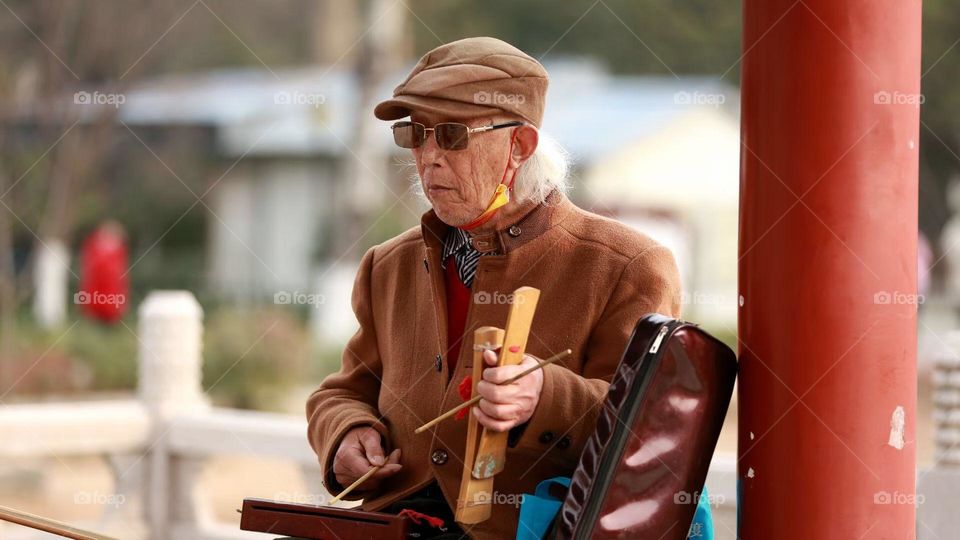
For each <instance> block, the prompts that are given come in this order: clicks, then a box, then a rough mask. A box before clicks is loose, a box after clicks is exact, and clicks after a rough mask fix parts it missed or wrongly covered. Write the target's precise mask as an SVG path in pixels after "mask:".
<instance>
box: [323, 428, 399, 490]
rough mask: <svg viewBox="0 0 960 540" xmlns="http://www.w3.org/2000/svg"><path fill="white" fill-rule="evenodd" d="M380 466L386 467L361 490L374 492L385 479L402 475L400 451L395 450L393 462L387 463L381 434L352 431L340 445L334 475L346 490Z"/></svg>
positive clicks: (357, 429)
mask: <svg viewBox="0 0 960 540" xmlns="http://www.w3.org/2000/svg"><path fill="white" fill-rule="evenodd" d="M376 465H383V467H381V468H380V469H379V470H378V471H377V472H375V473H374V474H372V475H371V476H370V478H368V479H367V480H366V481H364V483H363V484H362V486H360V488H361V489H369V488H373V487H375V486H376V484H377V483H378V482H379V480H380V479H381V478H385V477H387V476H392V475H394V474H396V473H397V472H399V471H400V469H401V465H400V449H399V448H397V449H395V450H394V451H393V452H391V453H390V456H389V459H385V458H384V455H383V447H382V446H381V443H380V433H379V432H378V431H377V430H375V429H373V428H370V427H362V428H356V429H353V430H351V431H349V432H348V433H347V435H346V437H344V439H343V442H342V443H340V448H338V449H337V454H336V456H335V457H334V460H333V473H334V476H335V477H336V479H337V482H338V483H340V485H341V486H344V487H346V486H348V485H350V484H352V483H353V482H354V481H356V480H357V479H358V478H360V477H361V476H363V475H364V474H366V473H367V471H369V470H370V468H371V467H374V466H376Z"/></svg>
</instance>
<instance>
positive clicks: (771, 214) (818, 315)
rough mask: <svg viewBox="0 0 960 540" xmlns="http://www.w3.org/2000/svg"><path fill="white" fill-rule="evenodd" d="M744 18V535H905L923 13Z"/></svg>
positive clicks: (911, 513)
mask: <svg viewBox="0 0 960 540" xmlns="http://www.w3.org/2000/svg"><path fill="white" fill-rule="evenodd" d="M743 6H744V29H743V52H744V56H743V59H742V62H743V63H742V69H743V80H742V99H743V105H742V143H743V144H742V147H741V170H742V175H741V186H740V188H741V189H740V192H741V202H740V204H741V208H740V247H739V251H740V274H739V288H740V294H741V299H740V303H741V307H740V316H739V335H740V339H741V340H742V341H741V343H740V361H741V375H740V379H739V450H738V451H739V463H738V489H739V505H740V506H739V512H740V516H739V522H738V524H739V535H740V538H742V539H744V540H753V539H757V540H767V539H770V538H778V539H798V540H799V539H803V540H809V539H817V540H824V539H843V540H851V539H853V540H855V539H859V538H862V539H876V538H889V539H896V540H903V539H909V538H914V537H915V510H914V500H913V499H914V494H915V488H914V481H915V460H916V440H915V439H916V437H915V435H916V431H915V429H914V428H915V415H916V313H917V303H916V297H915V296H914V295H915V294H916V281H917V249H916V248H917V246H916V241H917V175H918V159H917V152H918V148H917V145H918V141H919V108H918V106H917V101H918V95H919V92H920V89H919V86H920V8H921V5H920V2H919V1H918V0H858V1H847V0H801V1H796V0H744V4H743ZM901 441H903V443H902V444H900V442H901Z"/></svg>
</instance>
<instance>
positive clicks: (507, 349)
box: [455, 287, 540, 524]
mask: <svg viewBox="0 0 960 540" xmlns="http://www.w3.org/2000/svg"><path fill="white" fill-rule="evenodd" d="M539 299H540V290H539V289H534V288H533V287H520V288H519V289H517V290H516V291H514V293H513V302H512V303H511V305H510V312H509V314H508V315H507V325H506V330H502V329H500V328H496V327H493V326H484V327H481V328H477V329H476V331H474V333H473V374H472V377H473V394H472V395H474V396H475V395H477V384H478V383H479V382H480V380H481V379H482V377H483V369H484V367H485V366H484V363H483V351H485V350H486V349H488V348H492V349H496V348H498V347H499V348H500V357H499V358H498V360H497V365H498V366H509V365H515V364H519V363H520V362H521V361H522V360H523V353H524V351H525V350H526V348H527V337H529V335H530V327H531V325H532V324H533V314H534V312H536V310H537V301H538V300H539ZM467 419H468V420H467V421H468V424H467V447H466V452H465V453H464V467H463V477H462V479H461V482H460V496H459V497H457V509H456V513H455V519H456V520H457V521H458V522H460V523H467V524H470V523H480V522H481V521H484V520H486V519H489V518H490V514H491V512H492V510H493V477H494V476H495V475H496V474H497V473H499V472H500V471H502V470H503V466H504V463H505V462H506V451H507V432H506V431H503V432H494V431H488V430H487V429H486V428H483V427H482V426H480V424H479V423H478V422H477V418H476V417H475V416H474V415H473V414H472V413H471V414H469V415H468V416H467ZM478 436H479V437H478ZM478 439H479V440H478Z"/></svg>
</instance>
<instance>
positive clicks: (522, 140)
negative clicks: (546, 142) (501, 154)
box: [510, 124, 540, 168]
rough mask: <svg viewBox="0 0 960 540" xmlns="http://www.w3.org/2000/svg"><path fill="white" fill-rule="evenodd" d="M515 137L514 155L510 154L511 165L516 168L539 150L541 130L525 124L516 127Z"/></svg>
mask: <svg viewBox="0 0 960 540" xmlns="http://www.w3.org/2000/svg"><path fill="white" fill-rule="evenodd" d="M513 137H514V140H513V155H512V156H510V166H511V167H514V168H516V167H519V166H520V164H521V163H523V162H524V161H526V160H527V158H529V157H530V156H532V155H533V153H534V152H535V151H536V150H537V144H538V143H539V141H540V132H538V131H537V128H535V127H533V126H530V125H527V124H524V125H522V126H520V127H518V128H516V131H515V132H514V134H513Z"/></svg>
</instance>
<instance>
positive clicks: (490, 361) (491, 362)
mask: <svg viewBox="0 0 960 540" xmlns="http://www.w3.org/2000/svg"><path fill="white" fill-rule="evenodd" d="M499 350H500V349H499V348H497V349H487V350H485V351H483V361H484V362H485V363H486V364H487V365H488V366H495V365H497V361H498V360H499V357H498V356H497V351H499Z"/></svg>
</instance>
